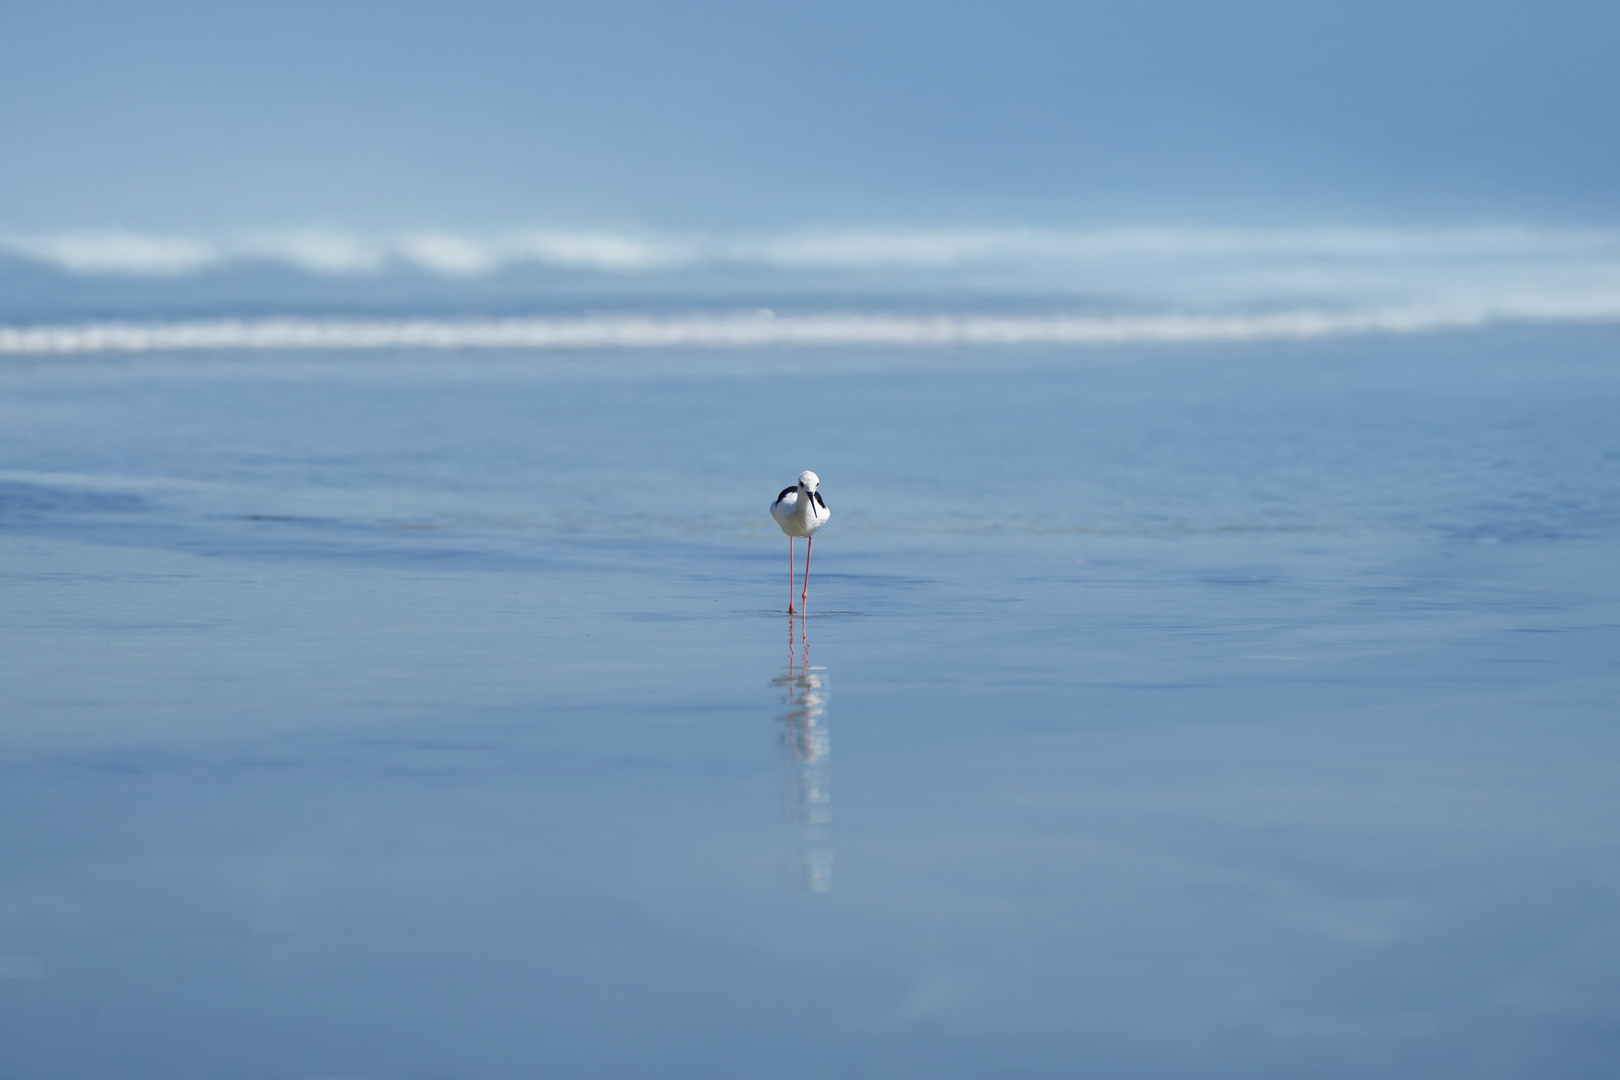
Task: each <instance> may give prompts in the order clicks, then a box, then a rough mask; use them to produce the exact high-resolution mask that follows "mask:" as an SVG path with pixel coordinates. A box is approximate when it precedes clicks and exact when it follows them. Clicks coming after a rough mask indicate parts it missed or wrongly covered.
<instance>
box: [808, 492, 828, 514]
mask: <svg viewBox="0 0 1620 1080" xmlns="http://www.w3.org/2000/svg"><path fill="white" fill-rule="evenodd" d="M810 497H811V498H812V499H814V500H816V505H817V506H819V507H821V508H822V509H823V510H825V509H827V500H826V499H823V498H822V497H821V492H819V491H812V492H811V493H810Z"/></svg>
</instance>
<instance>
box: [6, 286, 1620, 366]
mask: <svg viewBox="0 0 1620 1080" xmlns="http://www.w3.org/2000/svg"><path fill="white" fill-rule="evenodd" d="M1607 320H1620V291H1611V292H1606V293H1600V294H1591V295H1587V296H1584V297H1540V298H1536V297H1521V298H1518V299H1504V300H1499V301H1496V302H1494V303H1488V304H1473V305H1432V306H1414V307H1404V308H1384V309H1375V310H1367V311H1336V312H1335V311H1309V310H1295V311H1279V312H1269V313H1260V314H1175V313H1169V314H1153V315H1033V316H1032V315H941V316H927V315H904V314H803V315H783V316H777V315H775V314H773V313H771V312H768V311H757V312H743V313H722V314H693V315H677V316H644V315H611V316H588V317H578V318H512V319H461V320H448V319H446V320H434V319H299V318H286V319H259V320H240V319H211V320H193V321H176V322H151V323H142V322H92V323H78V324H70V325H55V326H31V327H0V354H12V355H16V354H55V355H63V354H83V353H139V352H152V351H173V350H259V349H277V350H294V349H314V350H358V349H636V348H654V347H659V348H670V347H719V348H726V347H752V348H760V347H771V346H850V345H883V346H912V345H932V346H950V345H1075V346H1087V345H1090V346H1098V345H1129V344H1137V343H1140V344H1155V343H1176V342H1183V343H1194V342H1223V341H1232V342H1235V341H1264V340H1288V339H1293V340H1300V339H1309V338H1324V337H1334V336H1343V335H1352V334H1379V333H1382V334H1410V333H1423V332H1432V331H1439V330H1455V329H1466V328H1469V327H1478V326H1484V325H1487V324H1490V323H1497V322H1570V321H1607Z"/></svg>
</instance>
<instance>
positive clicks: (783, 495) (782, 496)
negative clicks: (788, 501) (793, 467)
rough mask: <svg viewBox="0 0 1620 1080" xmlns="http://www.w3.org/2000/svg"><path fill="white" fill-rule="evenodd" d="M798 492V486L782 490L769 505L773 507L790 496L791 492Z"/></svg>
mask: <svg viewBox="0 0 1620 1080" xmlns="http://www.w3.org/2000/svg"><path fill="white" fill-rule="evenodd" d="M798 490H799V488H798V485H796V484H795V485H794V486H793V487H786V488H783V489H782V493H781V494H780V495H778V496H777V497H776V502H773V503H771V505H772V506H775V505H776V503H779V502H781V501H782V500H783V499H785V498H787V497H788V496H789V495H790V494H792V493H793V492H795V491H798Z"/></svg>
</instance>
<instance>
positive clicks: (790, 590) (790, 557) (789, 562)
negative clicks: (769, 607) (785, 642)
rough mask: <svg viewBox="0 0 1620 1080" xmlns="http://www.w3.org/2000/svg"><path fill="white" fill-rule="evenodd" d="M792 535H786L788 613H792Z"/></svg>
mask: <svg viewBox="0 0 1620 1080" xmlns="http://www.w3.org/2000/svg"><path fill="white" fill-rule="evenodd" d="M794 554H795V553H794V551H793V537H791V536H790V537H788V614H789V615H791V614H793V558H794Z"/></svg>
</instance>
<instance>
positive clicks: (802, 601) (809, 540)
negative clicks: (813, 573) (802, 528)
mask: <svg viewBox="0 0 1620 1080" xmlns="http://www.w3.org/2000/svg"><path fill="white" fill-rule="evenodd" d="M815 542H816V538H815V537H813V536H807V537H805V538H804V594H803V595H802V596H800V597H799V606H800V607H804V606H806V605H808V604H809V603H810V545H811V544H813V543H815Z"/></svg>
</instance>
